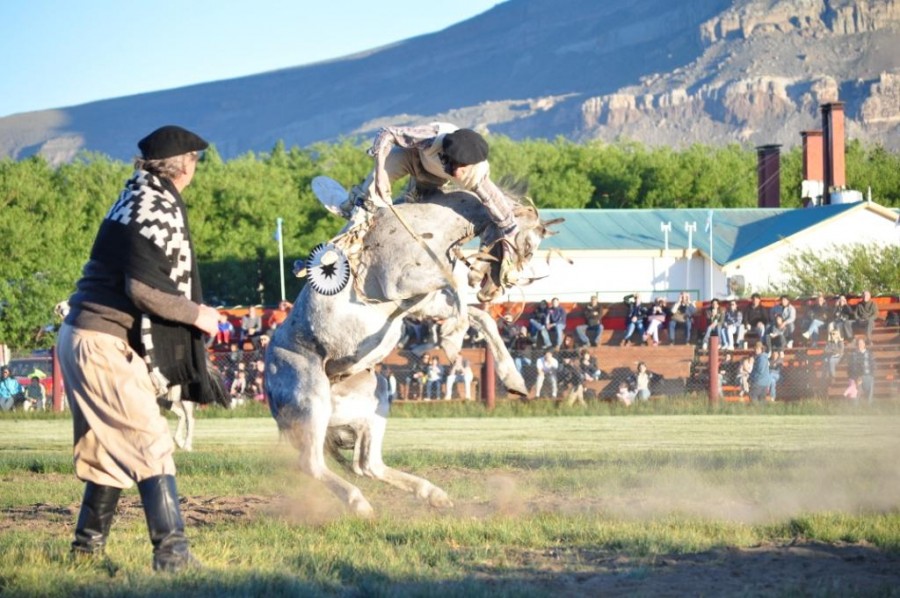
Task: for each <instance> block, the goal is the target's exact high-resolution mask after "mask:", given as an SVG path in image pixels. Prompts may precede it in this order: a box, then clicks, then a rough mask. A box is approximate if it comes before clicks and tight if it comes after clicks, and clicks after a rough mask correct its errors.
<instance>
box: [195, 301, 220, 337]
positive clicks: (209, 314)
mask: <svg viewBox="0 0 900 598" xmlns="http://www.w3.org/2000/svg"><path fill="white" fill-rule="evenodd" d="M194 326H196V327H197V328H199V329H200V330H202V331H203V332H205V333H206V334H208V335H209V336H215V335H216V332H218V330H219V310H217V309H216V308H215V307H210V306H208V305H201V306H200V313H198V314H197V319H196V320H194Z"/></svg>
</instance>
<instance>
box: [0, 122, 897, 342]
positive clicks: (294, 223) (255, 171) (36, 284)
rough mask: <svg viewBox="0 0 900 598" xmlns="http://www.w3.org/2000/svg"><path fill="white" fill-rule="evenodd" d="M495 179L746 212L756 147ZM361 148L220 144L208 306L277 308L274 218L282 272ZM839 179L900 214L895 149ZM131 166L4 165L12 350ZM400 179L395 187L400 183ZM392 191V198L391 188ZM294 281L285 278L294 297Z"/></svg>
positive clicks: (533, 155) (550, 193) (568, 154)
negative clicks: (223, 150) (228, 152)
mask: <svg viewBox="0 0 900 598" xmlns="http://www.w3.org/2000/svg"><path fill="white" fill-rule="evenodd" d="M489 141H490V144H491V169H492V177H493V178H494V179H495V180H498V181H502V182H506V183H508V184H515V185H519V186H524V187H525V189H527V191H526V192H527V194H528V196H529V197H531V199H532V200H533V201H534V202H535V204H536V205H537V206H538V207H539V208H597V209H609V208H691V207H753V206H755V205H756V202H757V199H756V198H757V194H756V184H757V178H756V151H755V150H754V149H753V148H746V147H741V146H738V145H729V146H725V147H711V146H704V145H694V146H691V147H688V148H686V149H683V150H675V149H671V148H665V147H661V148H650V147H646V146H644V145H641V144H639V143H634V142H616V143H604V142H599V141H596V142H589V143H574V142H571V141H567V140H565V139H562V138H559V139H556V140H550V141H548V140H526V141H513V140H510V139H508V138H505V137H499V136H491V137H490V139H489ZM365 149H366V144H365V143H363V142H359V141H355V140H350V139H345V140H342V141H339V142H336V143H330V144H325V143H320V144H315V145H312V146H309V147H306V148H298V147H292V148H290V149H288V148H286V147H285V145H284V144H283V143H280V142H279V143H278V144H276V145H275V146H274V147H273V148H272V151H271V152H267V153H259V154H256V153H247V154H245V155H242V156H239V157H237V158H235V159H232V160H228V161H224V160H223V159H222V158H221V156H220V155H219V154H218V152H217V151H216V149H215V147H214V146H213V147H210V149H209V150H208V151H207V152H206V153H205V155H204V157H203V160H202V162H201V164H200V165H199V167H198V174H197V176H196V177H195V179H194V181H193V183H192V184H191V186H190V187H189V188H188V189H187V190H186V191H185V192H184V196H185V199H186V201H187V203H188V206H189V217H190V220H191V230H192V234H193V237H194V246H195V250H196V252H197V259H198V261H199V263H200V270H201V275H202V279H203V286H204V294H205V298H206V301H207V302H208V303H211V304H213V305H247V304H251V303H262V304H268V305H271V304H274V303H276V302H277V301H278V300H279V299H280V294H281V291H280V286H281V283H280V275H279V272H280V271H279V264H278V243H277V241H276V239H275V236H274V233H275V230H276V220H277V218H282V219H283V244H284V252H285V261H286V268H287V270H288V271H289V270H290V263H291V262H292V261H293V260H294V259H296V258H302V257H305V256H306V255H308V253H309V251H310V250H311V249H312V248H313V247H315V245H317V244H318V243H320V242H323V241H325V240H327V239H329V238H330V237H332V236H333V235H334V234H335V233H336V232H337V231H338V230H339V229H340V228H341V226H342V225H343V221H342V220H341V219H339V218H337V217H335V216H332V215H330V214H329V213H328V212H326V211H325V210H324V209H323V208H322V207H321V206H320V205H319V203H318V201H317V200H316V198H315V197H314V196H313V194H312V191H311V188H310V182H311V181H312V179H313V177H315V176H318V175H321V174H324V175H328V176H330V177H332V178H334V179H336V180H337V181H339V182H340V183H342V184H343V185H345V186H346V187H350V186H352V185H354V184H357V183H359V182H360V181H362V180H363V178H365V176H366V174H367V173H368V171H369V170H370V169H371V167H372V161H371V158H369V157H368V156H367V155H366V153H365ZM801 159H802V154H801V150H800V148H795V149H792V150H789V151H786V152H783V153H782V157H781V187H782V189H781V191H782V193H781V197H782V205H784V206H785V207H796V206H799V205H800V199H799V190H800V181H801V178H802V172H801V169H802V165H801ZM846 165H847V166H846V168H847V182H848V186H850V187H851V188H856V189H860V190H862V191H864V192H865V191H866V190H867V189H868V188H869V187H871V189H872V194H873V197H874V199H875V200H876V201H878V202H879V203H881V204H882V205H887V206H892V207H897V206H900V154H897V153H892V152H889V151H887V150H885V149H884V148H883V147H880V146H875V147H866V146H864V145H862V144H861V143H859V142H858V141H851V142H849V143H848V145H847V155H846ZM131 169H132V168H131V164H129V163H125V162H121V161H117V160H112V159H110V158H108V157H106V156H104V155H100V154H93V153H83V154H80V155H79V156H78V157H77V158H76V159H75V160H74V161H72V162H71V163H68V164H64V165H61V166H58V167H51V166H50V165H49V164H48V163H47V162H46V161H45V160H44V159H43V158H41V157H31V158H27V159H24V160H18V161H16V160H11V159H4V160H0V207H2V210H3V212H2V213H3V216H2V218H0V249H2V253H3V256H4V265H3V269H2V272H3V275H2V276H0V342H2V343H6V344H8V345H9V346H11V347H14V348H16V349H23V350H24V349H32V348H39V347H46V346H49V345H50V344H52V342H53V340H54V339H53V335H52V334H48V333H47V331H48V330H49V327H50V326H52V324H53V323H54V322H53V315H52V309H53V306H54V305H56V304H57V303H58V302H59V301H61V300H63V299H66V298H67V297H68V296H69V295H70V294H71V293H72V291H73V290H74V284H75V281H76V280H77V279H78V277H79V275H80V273H81V268H82V266H83V264H84V262H85V260H86V259H87V256H88V253H89V251H90V247H91V244H92V242H93V239H94V236H95V235H96V232H97V228H98V226H99V224H100V220H101V219H102V218H103V216H104V214H105V213H106V211H107V210H108V209H109V207H110V206H111V205H112V203H113V201H114V200H115V198H116V197H117V196H118V194H119V192H120V191H121V188H122V184H123V183H124V181H125V180H126V179H127V178H128V177H129V175H130V174H131ZM399 184H400V183H398V185H399ZM399 190H400V188H399V186H398V188H397V189H395V191H398V192H399ZM301 284H302V282H301V281H299V280H297V279H293V278H292V277H289V276H288V277H287V279H286V293H285V294H286V297H287V298H288V299H289V300H292V299H293V297H295V296H296V295H297V293H298V292H299V290H300V286H301Z"/></svg>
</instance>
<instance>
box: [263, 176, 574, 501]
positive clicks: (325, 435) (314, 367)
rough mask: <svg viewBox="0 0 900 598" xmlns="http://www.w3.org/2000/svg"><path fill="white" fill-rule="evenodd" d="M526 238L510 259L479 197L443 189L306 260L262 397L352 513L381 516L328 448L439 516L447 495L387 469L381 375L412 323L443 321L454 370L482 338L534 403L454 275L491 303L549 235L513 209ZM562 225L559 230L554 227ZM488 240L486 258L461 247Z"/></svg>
mask: <svg viewBox="0 0 900 598" xmlns="http://www.w3.org/2000/svg"><path fill="white" fill-rule="evenodd" d="M515 216H516V220H517V223H518V233H517V234H516V236H515V238H514V240H512V243H511V245H512V246H507V247H505V250H504V249H503V246H502V243H505V242H506V241H497V233H496V230H495V227H494V225H493V223H492V221H491V219H490V217H489V215H488V213H487V211H486V210H485V208H484V207H483V206H482V204H481V203H480V202H479V201H478V199H477V198H476V197H475V196H474V195H472V194H470V193H468V192H466V191H451V192H443V191H440V190H438V191H435V192H433V193H432V194H431V195H430V196H427V197H424V198H422V200H420V201H418V202H415V203H399V204H394V205H392V206H387V207H382V208H380V209H377V210H376V211H375V212H374V213H373V214H372V215H371V218H370V220H369V222H368V223H367V224H365V225H362V226H356V227H349V225H348V227H349V229H345V230H344V231H343V232H342V234H341V235H339V236H338V237H336V238H335V239H333V240H332V241H331V242H329V243H326V244H323V245H320V246H319V247H317V248H316V249H315V250H313V252H312V253H311V254H310V258H309V260H307V262H306V264H305V266H306V272H307V276H308V281H307V284H306V285H304V287H303V289H302V290H301V292H300V295H299V296H298V298H297V300H296V301H295V303H294V307H293V309H292V310H291V313H290V315H289V316H288V318H287V320H285V322H284V323H283V324H282V325H280V326H279V327H278V328H277V329H276V331H275V334H274V336H273V338H272V342H271V343H270V344H269V348H268V350H267V353H266V373H265V387H266V392H267V395H268V400H269V407H270V409H271V411H272V415H273V417H274V418H275V420H276V421H277V423H278V427H279V430H280V431H281V432H282V434H283V435H284V436H286V437H287V438H288V439H289V440H290V442H291V443H292V444H293V445H294V446H295V447H296V448H297V449H298V450H299V452H300V468H301V470H302V471H303V472H305V473H306V474H308V475H310V476H311V477H312V478H314V479H316V480H319V481H321V482H323V483H324V484H325V485H326V486H327V487H328V488H329V489H330V490H331V491H332V492H333V493H334V494H335V495H336V496H337V497H338V498H339V499H340V500H342V501H343V502H344V503H345V504H346V505H347V506H348V507H349V508H350V510H351V511H352V512H354V513H356V514H359V515H363V516H370V515H371V514H372V513H373V511H372V507H371V505H370V504H369V501H368V500H366V498H365V497H364V496H363V494H362V492H361V491H360V490H359V488H357V487H356V486H354V485H353V484H351V483H349V482H348V481H346V480H344V479H343V478H341V477H340V476H338V475H337V474H335V473H334V472H332V471H331V470H330V469H329V468H328V466H327V464H326V460H325V456H326V453H327V452H329V447H331V449H333V448H334V447H340V448H352V449H353V450H354V456H353V460H352V462H351V467H352V470H353V471H354V472H355V473H356V474H357V475H363V476H369V477H372V478H375V479H379V480H382V481H384V482H387V483H388V484H391V485H393V486H396V487H399V488H402V489H403V490H406V491H409V492H413V493H415V494H416V496H418V497H419V498H421V499H424V500H427V501H428V502H429V503H430V504H431V505H433V506H436V507H449V506H452V503H451V501H450V499H449V497H448V496H447V494H446V493H445V492H444V491H443V490H442V489H440V488H438V487H437V486H435V485H434V484H432V483H431V482H429V481H428V480H425V479H423V478H420V477H417V476H414V475H411V474H408V473H404V472H402V471H398V470H396V469H393V468H390V467H387V466H386V465H385V464H384V462H383V461H382V455H381V451H382V441H383V439H384V434H385V427H386V423H387V409H386V406H385V405H380V404H379V401H378V399H377V398H376V393H375V387H376V378H375V373H374V369H375V366H376V365H377V364H379V363H380V362H381V361H382V360H384V359H385V358H386V357H387V356H388V355H389V354H390V353H391V351H392V350H393V349H394V348H395V347H396V346H397V344H398V342H399V340H400V338H401V335H402V327H403V319H404V318H405V317H407V316H413V317H426V316H430V317H433V318H435V319H437V320H439V321H440V322H441V339H440V345H441V347H442V349H443V350H444V352H445V353H446V354H447V356H448V358H449V359H450V360H451V361H452V360H453V359H454V358H455V357H456V354H457V353H458V352H459V350H460V349H461V347H462V341H463V338H464V336H465V333H466V330H467V329H468V327H469V326H470V324H471V325H472V326H474V327H475V328H476V329H477V330H479V331H480V332H482V334H483V335H484V337H485V339H486V340H487V346H488V348H489V350H490V351H491V352H492V353H493V355H494V357H495V360H496V364H497V365H496V372H497V375H498V377H499V378H500V380H501V381H502V382H503V383H504V385H505V386H506V388H507V389H508V390H509V391H510V392H512V393H515V394H521V395H524V394H526V392H527V390H526V387H525V383H524V381H523V380H522V377H521V375H520V374H519V373H518V372H517V371H516V368H515V366H514V364H513V361H512V359H511V358H510V355H509V352H508V351H507V349H506V347H505V345H504V344H503V342H502V340H501V339H500V335H499V333H498V330H497V325H496V323H495V322H494V320H493V319H492V318H491V316H490V315H489V314H488V313H487V312H486V311H484V310H482V309H479V308H475V307H472V306H467V305H465V304H464V303H463V301H462V300H461V297H460V292H459V289H458V287H457V283H456V282H455V279H454V277H453V274H452V271H453V268H454V265H455V264H456V263H457V262H458V261H460V260H462V261H464V262H465V263H467V264H468V265H469V268H470V270H469V273H468V282H469V284H470V285H472V286H473V287H475V288H478V299H479V300H480V301H482V302H488V301H490V300H492V299H494V298H495V297H498V296H499V295H500V294H501V293H503V292H504V291H505V290H506V289H507V288H508V287H509V286H511V285H513V284H515V281H516V278H517V276H519V275H521V274H522V273H523V270H524V269H525V268H526V266H527V265H528V263H529V262H530V261H531V259H532V257H533V255H534V252H535V251H536V250H537V248H538V245H539V244H540V242H541V240H542V239H543V238H544V237H546V236H549V235H550V234H552V232H551V231H550V230H549V228H548V227H549V225H551V224H554V223H555V222H542V221H541V220H540V218H539V216H538V212H537V209H536V208H534V206H533V205H531V204H530V203H528V202H527V200H520V201H518V202H517V207H516V209H515ZM556 222H558V221H556ZM474 238H478V239H479V240H480V241H481V244H482V247H483V248H484V249H483V251H482V252H480V253H478V254H476V256H475V257H468V258H467V257H466V256H464V254H463V252H462V247H463V246H464V245H465V244H466V243H467V242H468V241H470V240H472V239H474Z"/></svg>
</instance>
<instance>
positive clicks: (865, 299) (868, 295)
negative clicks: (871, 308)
mask: <svg viewBox="0 0 900 598" xmlns="http://www.w3.org/2000/svg"><path fill="white" fill-rule="evenodd" d="M871 298H872V293H870V292H869V291H866V292H864V293H863V301H868V300H869V299H871Z"/></svg>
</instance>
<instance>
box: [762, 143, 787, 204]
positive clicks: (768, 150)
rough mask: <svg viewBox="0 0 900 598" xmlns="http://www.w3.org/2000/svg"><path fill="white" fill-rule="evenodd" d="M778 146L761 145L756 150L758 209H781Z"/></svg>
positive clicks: (779, 152)
mask: <svg viewBox="0 0 900 598" xmlns="http://www.w3.org/2000/svg"><path fill="white" fill-rule="evenodd" d="M780 147H781V146H780V145H761V146H759V147H757V148H756V179H757V185H756V194H757V206H758V207H760V208H780V207H781V150H780V149H779V148H780Z"/></svg>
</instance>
